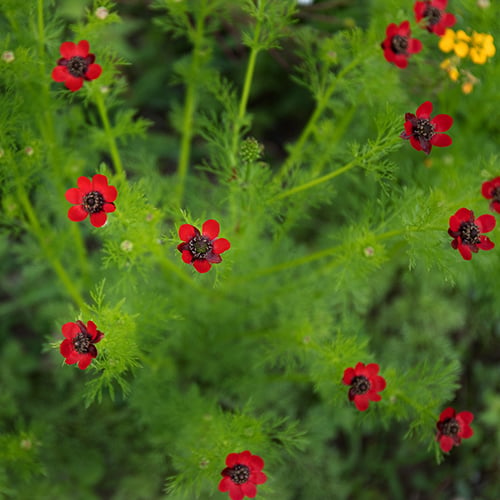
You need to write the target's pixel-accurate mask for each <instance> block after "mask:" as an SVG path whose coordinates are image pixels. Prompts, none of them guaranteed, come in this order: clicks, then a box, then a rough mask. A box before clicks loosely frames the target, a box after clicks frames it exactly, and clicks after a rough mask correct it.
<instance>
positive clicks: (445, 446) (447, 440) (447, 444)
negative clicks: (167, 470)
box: [439, 436, 455, 453]
mask: <svg viewBox="0 0 500 500" xmlns="http://www.w3.org/2000/svg"><path fill="white" fill-rule="evenodd" d="M454 444H455V442H454V441H453V439H452V438H451V437H449V436H441V437H440V438H439V446H441V449H442V450H443V451H444V452H446V453H448V452H449V451H450V450H451V449H452V448H453V445H454Z"/></svg>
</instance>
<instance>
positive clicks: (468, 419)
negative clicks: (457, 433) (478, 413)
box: [457, 411, 474, 425]
mask: <svg viewBox="0 0 500 500" xmlns="http://www.w3.org/2000/svg"><path fill="white" fill-rule="evenodd" d="M457 420H459V421H461V422H463V423H464V424H465V425H469V424H470V423H472V421H473V420H474V415H473V414H472V413H471V412H470V411H461V412H460V413H459V414H458V415H457Z"/></svg>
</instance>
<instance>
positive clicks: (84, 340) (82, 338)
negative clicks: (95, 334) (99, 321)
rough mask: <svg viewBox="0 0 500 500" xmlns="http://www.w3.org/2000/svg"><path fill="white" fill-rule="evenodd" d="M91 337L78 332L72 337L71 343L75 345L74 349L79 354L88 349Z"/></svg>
mask: <svg viewBox="0 0 500 500" xmlns="http://www.w3.org/2000/svg"><path fill="white" fill-rule="evenodd" d="M91 340H92V338H91V336H90V335H89V334H88V333H85V332H80V333H79V334H78V335H77V336H76V337H75V338H74V339H73V345H74V347H75V351H76V352H78V353H79V354H85V353H86V352H88V351H89V346H90V344H91V343H92V342H91Z"/></svg>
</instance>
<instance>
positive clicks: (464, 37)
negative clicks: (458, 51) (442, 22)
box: [456, 30, 470, 43]
mask: <svg viewBox="0 0 500 500" xmlns="http://www.w3.org/2000/svg"><path fill="white" fill-rule="evenodd" d="M456 38H457V43H458V42H459V41H464V42H470V36H469V35H468V34H467V33H466V32H465V31H463V30H458V31H457V35H456Z"/></svg>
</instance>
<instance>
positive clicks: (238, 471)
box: [226, 464, 250, 484]
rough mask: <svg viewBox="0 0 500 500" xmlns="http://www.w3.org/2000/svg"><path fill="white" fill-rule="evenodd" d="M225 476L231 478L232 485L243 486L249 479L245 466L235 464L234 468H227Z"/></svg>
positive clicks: (248, 470) (248, 471)
mask: <svg viewBox="0 0 500 500" xmlns="http://www.w3.org/2000/svg"><path fill="white" fill-rule="evenodd" d="M226 475H228V476H229V477H230V478H231V481H232V482H233V483H236V484H243V483H246V482H247V481H248V479H249V478H250V468H249V467H247V466H246V465H242V464H237V465H235V466H234V467H231V468H228V469H227V472H226Z"/></svg>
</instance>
